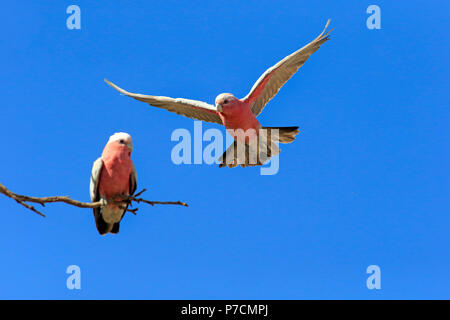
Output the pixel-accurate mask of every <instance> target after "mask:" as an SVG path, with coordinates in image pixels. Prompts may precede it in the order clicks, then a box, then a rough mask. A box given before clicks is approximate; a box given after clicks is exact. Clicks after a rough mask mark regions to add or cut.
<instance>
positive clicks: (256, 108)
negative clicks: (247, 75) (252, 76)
mask: <svg viewBox="0 0 450 320" xmlns="http://www.w3.org/2000/svg"><path fill="white" fill-rule="evenodd" d="M329 23H330V20H328V21H327V24H326V26H325V28H324V30H323V31H322V33H321V34H320V35H319V36H318V37H317V38H315V39H314V40H313V41H311V42H310V43H308V44H307V45H306V46H304V47H303V48H301V49H299V50H297V51H295V52H294V53H292V54H291V55H289V56H287V57H286V58H284V59H283V60H281V61H280V62H278V63H277V64H275V65H274V66H272V67H270V68H269V69H267V70H266V72H264V73H263V74H262V75H261V76H260V77H259V79H258V80H257V81H256V82H255V84H254V85H253V87H252V89H251V90H250V92H249V94H248V95H247V96H245V97H244V98H243V99H242V100H244V101H246V102H247V103H249V105H250V107H251V109H252V111H253V114H254V115H255V116H257V115H259V114H260V113H261V111H262V110H263V109H264V107H265V106H266V104H267V103H268V102H269V101H270V99H272V98H273V97H274V96H275V95H276V94H277V93H278V91H279V90H280V89H281V87H282V86H283V85H284V84H285V83H286V82H287V81H288V80H289V79H290V78H291V77H292V76H293V75H294V74H295V73H296V72H297V70H298V69H299V68H300V67H301V66H302V65H303V64H304V63H305V62H306V60H308V58H309V56H310V55H311V54H313V53H314V52H316V51H317V50H318V49H319V48H320V46H321V45H322V44H323V43H324V42H326V41H327V40H329V38H328V34H329V33H330V31H331V30H330V31H328V32H327V33H325V31H326V29H327V28H328V24H329Z"/></svg>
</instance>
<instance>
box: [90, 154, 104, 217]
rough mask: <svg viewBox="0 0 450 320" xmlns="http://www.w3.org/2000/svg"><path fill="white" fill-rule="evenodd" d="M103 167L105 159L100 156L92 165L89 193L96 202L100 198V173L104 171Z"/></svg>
mask: <svg viewBox="0 0 450 320" xmlns="http://www.w3.org/2000/svg"><path fill="white" fill-rule="evenodd" d="M102 168H103V160H102V158H98V159H97V160H95V162H94V164H93V165H92V172H91V183H90V185H89V194H90V196H91V201H92V202H96V201H98V200H99V199H100V197H99V195H98V183H99V181H100V173H101V172H102ZM94 211H95V210H94Z"/></svg>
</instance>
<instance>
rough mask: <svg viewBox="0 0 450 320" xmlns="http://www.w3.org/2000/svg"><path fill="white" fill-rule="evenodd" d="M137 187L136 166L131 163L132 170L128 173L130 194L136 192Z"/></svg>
mask: <svg viewBox="0 0 450 320" xmlns="http://www.w3.org/2000/svg"><path fill="white" fill-rule="evenodd" d="M136 189H137V172H136V168H135V166H134V164H133V170H132V171H131V174H130V195H133V194H134V193H135V192H136Z"/></svg>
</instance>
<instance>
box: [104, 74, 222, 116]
mask: <svg viewBox="0 0 450 320" xmlns="http://www.w3.org/2000/svg"><path fill="white" fill-rule="evenodd" d="M105 82H106V83H107V84H109V85H110V86H111V87H113V88H114V89H116V90H117V91H119V92H120V93H122V94H124V95H127V96H129V97H132V98H134V99H136V100H139V101H142V102H146V103H148V104H149V105H151V106H154V107H158V108H162V109H166V110H168V111H171V112H175V113H176V114H181V115H183V116H185V117H188V118H191V119H197V120H202V121H207V122H214V123H220V124H222V120H221V119H220V117H219V115H218V114H217V109H216V107H215V106H213V105H211V104H208V103H206V102H202V101H197V100H189V99H183V98H176V99H174V98H169V97H159V96H148V95H144V94H137V93H131V92H128V91H125V90H123V89H122V88H119V87H118V86H116V85H115V84H114V83H112V82H110V81H108V80H106V79H105Z"/></svg>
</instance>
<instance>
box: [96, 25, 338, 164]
mask: <svg viewBox="0 0 450 320" xmlns="http://www.w3.org/2000/svg"><path fill="white" fill-rule="evenodd" d="M329 23H330V20H328V22H327V24H326V26H325V28H324V30H323V31H322V33H321V34H320V35H319V36H318V37H317V38H315V39H314V40H313V41H311V42H310V43H309V44H307V45H306V46H304V47H303V48H301V49H299V50H297V51H295V52H294V53H292V54H290V55H289V56H287V57H285V58H284V59H283V60H281V61H279V62H278V63H277V64H275V65H274V66H272V67H270V68H269V69H267V70H266V71H265V72H264V73H263V74H262V75H261V76H260V77H259V79H258V80H257V81H256V83H255V84H254V85H253V87H252V89H251V90H250V92H249V93H248V94H247V96H245V97H244V98H242V99H237V98H236V97H234V96H233V95H232V94H231V93H222V94H220V95H218V96H217V98H216V100H215V106H213V105H210V104H208V103H205V102H202V101H197V100H189V99H183V98H176V99H173V98H169V97H162V96H150V95H143V94H136V93H131V92H128V91H125V90H123V89H122V88H119V87H118V86H116V85H115V84H113V83H111V82H110V81H108V80H106V79H105V81H106V82H107V83H108V84H109V85H110V86H111V87H113V88H115V89H116V90H117V91H119V92H120V93H122V94H124V95H127V96H130V97H132V98H134V99H136V100H139V101H142V102H146V103H148V104H149V105H151V106H155V107H159V108H162V109H166V110H168V111H171V112H175V113H177V114H180V115H183V116H186V117H188V118H192V119H198V120H202V121H207V122H214V123H219V124H223V125H224V126H225V127H226V129H227V131H228V132H229V133H230V135H231V136H233V137H234V139H235V141H234V144H232V145H231V146H230V147H229V148H228V149H227V150H226V151H225V153H224V154H223V155H222V157H221V158H220V159H219V163H220V165H219V166H220V167H223V166H227V165H228V166H229V167H235V166H237V165H238V164H240V165H241V166H243V167H244V166H249V165H261V164H263V163H264V162H265V161H267V160H268V159H270V157H271V156H274V155H276V154H278V153H279V152H280V150H279V149H278V147H277V146H276V144H273V143H270V144H269V145H268V150H267V152H266V156H265V157H264V156H261V154H259V157H258V159H257V161H256V163H249V161H248V160H249V157H248V156H246V157H245V158H244V159H242V158H241V157H240V156H239V155H236V154H235V150H236V149H239V147H238V144H237V143H238V142H245V143H244V145H245V148H246V149H245V152H246V155H248V152H249V148H248V146H249V145H251V143H250V142H251V141H253V140H254V139H255V138H258V137H259V136H260V132H263V131H264V130H260V129H267V130H266V132H267V131H269V132H268V133H267V135H266V137H267V136H268V137H269V139H270V141H271V142H281V143H290V142H292V141H294V139H295V135H296V134H297V133H298V132H299V131H298V127H262V126H261V124H260V123H259V121H258V120H257V119H256V117H257V116H258V115H259V114H260V113H261V111H262V110H263V109H264V107H265V106H266V104H267V103H268V102H269V101H270V100H271V99H272V98H273V97H274V96H275V95H276V94H277V92H278V91H279V90H280V89H281V87H282V86H283V85H284V84H285V83H286V82H287V81H288V80H289V79H290V78H291V77H292V76H293V75H294V74H295V73H296V72H297V70H298V69H299V68H300V67H301V66H302V65H303V64H304V63H305V62H306V60H307V59H308V58H309V56H310V55H311V54H313V53H314V52H315V51H316V50H318V49H319V48H320V46H321V45H322V44H323V43H325V42H326V41H327V40H329V37H328V34H329V33H330V31H331V30H330V31H328V32H326V33H325V31H326V29H327V28H328V24H329ZM239 129H241V132H242V131H244V132H245V134H244V139H245V140H244V139H239V137H238V134H236V132H237V131H239ZM273 129H277V130H276V132H277V133H278V138H276V140H277V141H273V140H275V138H274V137H276V134H274V133H272V134H271V132H274V130H273ZM249 131H251V132H252V133H253V134H248V135H247V132H249ZM240 140H243V141H240ZM257 152H258V153H259V151H257ZM230 160H231V161H230Z"/></svg>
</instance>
